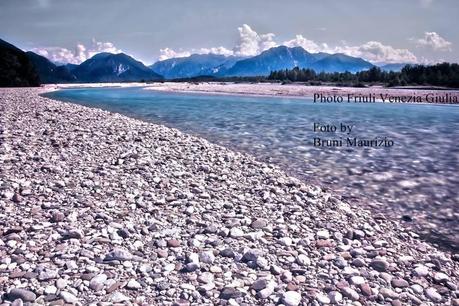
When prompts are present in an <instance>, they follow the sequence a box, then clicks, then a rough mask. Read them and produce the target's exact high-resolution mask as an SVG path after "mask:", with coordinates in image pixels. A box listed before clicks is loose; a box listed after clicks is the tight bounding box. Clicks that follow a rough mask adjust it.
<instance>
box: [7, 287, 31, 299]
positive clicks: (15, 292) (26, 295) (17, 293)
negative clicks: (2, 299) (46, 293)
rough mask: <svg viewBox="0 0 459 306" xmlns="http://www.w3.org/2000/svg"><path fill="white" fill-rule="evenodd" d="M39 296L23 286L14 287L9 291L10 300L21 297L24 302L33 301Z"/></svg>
mask: <svg viewBox="0 0 459 306" xmlns="http://www.w3.org/2000/svg"><path fill="white" fill-rule="evenodd" d="M36 298H37V296H36V295H35V293H33V292H32V291H30V290H27V289H22V288H13V289H11V290H10V292H8V300H9V301H15V300H16V299H21V300H22V301H24V302H33V301H35V299H36Z"/></svg>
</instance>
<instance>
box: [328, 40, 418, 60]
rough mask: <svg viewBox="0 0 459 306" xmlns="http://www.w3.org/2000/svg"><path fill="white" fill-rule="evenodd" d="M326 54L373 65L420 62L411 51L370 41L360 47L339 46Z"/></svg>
mask: <svg viewBox="0 0 459 306" xmlns="http://www.w3.org/2000/svg"><path fill="white" fill-rule="evenodd" d="M325 52H330V53H344V54H347V55H350V56H355V57H361V58H364V59H366V60H368V61H370V62H373V63H416V62H417V61H418V59H417V57H416V56H415V55H414V54H413V53H412V52H411V51H409V50H407V49H397V48H394V47H392V46H389V45H384V44H383V43H381V42H379V41H369V42H366V43H364V44H362V45H359V46H347V45H343V46H338V47H335V48H333V49H328V50H326V51H325Z"/></svg>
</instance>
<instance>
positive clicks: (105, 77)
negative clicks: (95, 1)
mask: <svg viewBox="0 0 459 306" xmlns="http://www.w3.org/2000/svg"><path fill="white" fill-rule="evenodd" d="M0 52H1V54H0V69H2V70H1V71H7V70H11V71H9V73H6V72H4V73H3V74H2V76H3V77H4V76H8V79H15V78H19V77H18V76H16V75H15V73H16V72H14V71H15V69H16V70H17V73H18V74H21V75H24V76H25V75H27V74H29V75H31V76H32V78H33V75H34V74H35V75H37V74H38V76H39V79H40V81H41V83H72V82H85V83H86V82H89V83H90V82H133V81H161V80H164V79H166V80H170V79H181V78H193V77H198V76H210V77H216V78H219V77H254V76H267V75H269V74H270V73H271V71H274V70H282V69H292V68H295V67H299V68H309V69H312V70H315V71H316V72H345V71H349V72H353V73H354V72H358V71H363V70H368V69H370V68H372V67H374V65H373V64H372V63H370V62H368V61H366V60H364V59H362V58H358V57H352V56H348V55H345V54H341V53H336V54H329V53H323V52H320V53H310V52H308V51H306V50H305V49H303V48H302V47H286V46H279V47H273V48H271V49H268V50H266V51H264V52H262V53H260V54H258V55H256V56H252V57H236V56H224V55H217V54H192V55H190V56H188V57H179V58H171V59H166V60H162V61H158V62H156V63H154V64H153V65H151V66H149V67H147V66H145V65H144V64H143V63H142V62H140V61H137V60H135V59H134V58H132V57H131V56H129V55H126V54H124V53H118V54H112V53H106V52H103V53H98V54H96V55H94V56H93V57H91V58H89V59H87V60H86V61H84V62H82V63H81V64H79V65H76V64H66V65H57V64H55V63H52V62H51V61H50V60H48V59H47V58H45V57H43V56H41V55H38V54H36V53H33V52H30V51H29V52H23V51H22V50H20V49H18V48H16V47H14V46H13V45H11V44H8V43H7V42H5V41H3V40H0ZM12 54H13V55H12ZM403 66H404V64H402V63H400V64H387V65H383V66H380V67H381V69H383V70H392V71H399V70H400V69H401V68H402V67H403ZM18 67H19V68H18ZM2 82H3V83H5V84H6V82H7V81H5V80H3V81H2ZM27 82H30V84H33V83H34V81H33V80H29V81H25V79H24V80H23V81H21V82H17V83H18V84H26V83H27ZM3 83H2V84H3Z"/></svg>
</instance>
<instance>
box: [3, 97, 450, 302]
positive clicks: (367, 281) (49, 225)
mask: <svg viewBox="0 0 459 306" xmlns="http://www.w3.org/2000/svg"><path fill="white" fill-rule="evenodd" d="M39 91H40V90H39V89H3V90H1V91H0V295H1V296H0V304H1V305H8V304H11V303H12V304H14V305H22V304H29V305H33V304H45V305H63V304H81V305H91V304H93V305H96V304H98V305H112V304H139V305H277V304H283V305H287V306H288V305H322V304H331V303H334V304H340V305H454V306H457V305H459V290H458V288H457V285H458V279H459V255H458V254H448V253H444V252H441V251H438V250H437V249H435V248H433V247H431V246H430V245H428V244H426V243H425V242H421V241H420V240H418V239H417V237H416V235H415V234H413V233H410V232H407V231H405V230H400V228H399V226H398V224H396V223H393V222H392V221H389V220H386V219H385V218H384V217H383V216H373V217H372V216H370V214H369V213H368V212H366V211H364V210H360V209H358V210H357V209H356V208H352V207H351V206H350V205H349V204H348V203H344V202H342V201H341V200H340V199H338V198H336V197H334V196H333V195H331V194H328V193H326V192H324V191H322V190H320V189H317V188H316V187H310V186H306V185H304V184H303V183H301V182H300V181H298V180H296V179H294V178H291V177H288V176H287V175H285V174H284V173H283V172H282V171H280V170H278V169H277V168H275V167H273V166H270V165H267V164H262V163H259V162H256V161H254V159H253V158H251V157H249V156H246V155H242V154H239V153H235V152H232V151H229V150H227V149H225V148H222V147H219V146H215V145H212V144H210V143H208V142H207V141H205V140H203V139H199V138H196V137H192V136H189V135H185V134H183V133H180V132H178V131H177V130H173V129H170V128H166V127H163V126H158V125H153V124H149V123H145V122H141V121H137V120H134V119H129V118H127V117H124V116H121V115H117V114H110V113H108V112H105V111H101V110H94V109H89V108H85V107H82V106H78V105H72V104H66V103H62V102H56V101H52V100H49V99H46V98H42V97H39V96H38V93H39ZM351 204H352V203H351Z"/></svg>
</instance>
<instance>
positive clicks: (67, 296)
mask: <svg viewBox="0 0 459 306" xmlns="http://www.w3.org/2000/svg"><path fill="white" fill-rule="evenodd" d="M59 296H60V297H61V298H62V299H63V300H64V301H65V302H66V303H69V304H76V303H78V298H77V297H76V296H75V295H73V294H72V293H70V292H67V291H61V293H60V294H59Z"/></svg>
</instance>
